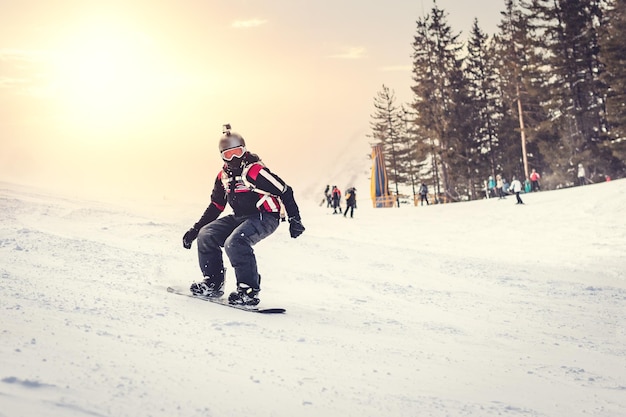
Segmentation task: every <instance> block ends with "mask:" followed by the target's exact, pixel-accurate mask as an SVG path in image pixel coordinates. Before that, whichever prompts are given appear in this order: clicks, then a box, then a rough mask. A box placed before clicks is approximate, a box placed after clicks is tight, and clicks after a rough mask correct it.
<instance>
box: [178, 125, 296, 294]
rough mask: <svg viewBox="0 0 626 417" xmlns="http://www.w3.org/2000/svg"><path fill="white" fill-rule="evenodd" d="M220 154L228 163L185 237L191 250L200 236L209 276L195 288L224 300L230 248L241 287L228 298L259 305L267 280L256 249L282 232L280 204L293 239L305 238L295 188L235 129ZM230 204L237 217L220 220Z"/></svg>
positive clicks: (221, 144) (202, 265) (226, 137)
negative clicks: (262, 284)
mask: <svg viewBox="0 0 626 417" xmlns="http://www.w3.org/2000/svg"><path fill="white" fill-rule="evenodd" d="M219 151H220V153H221V155H222V160H223V161H224V165H223V167H222V169H221V170H220V172H219V173H218V174H217V178H216V179H215V184H214V185H213V191H212V193H211V203H210V204H209V206H208V207H207V209H206V210H205V212H204V214H203V215H202V217H201V218H200V220H198V222H197V223H196V224H194V225H193V227H192V228H191V229H189V231H187V233H185V235H184V236H183V246H184V247H185V248H186V249H190V248H191V244H192V242H193V241H194V240H195V239H196V238H198V260H199V262H200V270H201V271H202V274H203V276H204V279H203V280H202V281H201V282H198V283H193V284H191V287H190V290H191V292H192V293H193V294H194V295H202V296H205V297H221V296H222V294H223V293H224V292H223V287H224V272H225V269H224V263H223V259H222V249H221V248H224V251H225V252H226V255H227V256H228V258H229V260H230V263H231V265H232V266H233V268H234V269H235V276H236V278H237V289H236V291H234V292H232V293H231V294H230V296H229V297H228V301H229V303H230V304H240V305H256V304H258V303H259V297H258V294H259V291H260V290H261V289H260V281H261V277H260V275H259V273H258V271H257V263H256V257H255V255H254V251H253V250H252V246H253V245H255V244H256V243H259V242H260V241H261V240H262V239H264V238H266V237H268V236H269V235H271V234H272V233H273V232H274V231H275V230H276V228H278V225H279V218H280V214H279V213H280V207H281V204H280V200H282V203H283V204H284V206H285V210H286V212H287V216H288V218H289V233H290V234H291V237H292V238H296V237H298V236H300V235H301V234H302V232H304V230H305V229H304V226H303V225H302V222H301V220H300V211H299V209H298V205H297V204H296V201H295V199H294V196H293V190H292V189H291V187H290V186H288V185H287V184H285V182H284V181H283V180H282V179H281V178H280V177H278V176H277V175H276V174H273V173H272V172H271V171H270V170H269V169H268V168H266V167H265V165H264V164H263V163H262V162H261V160H260V158H259V157H258V156H257V155H255V154H252V153H250V152H248V150H247V149H246V143H245V141H244V139H243V137H241V135H239V134H237V133H235V132H231V131H230V125H224V136H222V137H221V139H220V140H219ZM279 199H280V200H279ZM226 203H228V204H229V205H230V207H231V208H232V210H233V214H230V215H227V216H225V217H222V218H219V219H218V217H219V216H220V214H221V213H222V211H224V208H225V206H226Z"/></svg>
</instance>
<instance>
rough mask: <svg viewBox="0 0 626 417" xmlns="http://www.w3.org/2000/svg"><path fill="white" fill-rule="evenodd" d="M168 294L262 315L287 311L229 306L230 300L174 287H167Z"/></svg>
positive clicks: (282, 309)
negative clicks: (196, 293) (194, 293)
mask: <svg viewBox="0 0 626 417" xmlns="http://www.w3.org/2000/svg"><path fill="white" fill-rule="evenodd" d="M167 292H170V293H172V294H178V295H184V296H185V297H190V298H197V299H198V300H202V301H208V302H210V303H213V304H219V305H223V306H225V307H230V308H236V309H237V310H243V311H249V312H251V313H260V314H281V313H285V312H286V311H287V310H285V309H284V308H265V307H259V306H243V305H237V304H229V303H228V300H227V299H225V298H215V297H202V296H199V295H193V294H192V293H190V292H189V290H181V289H178V288H174V287H167Z"/></svg>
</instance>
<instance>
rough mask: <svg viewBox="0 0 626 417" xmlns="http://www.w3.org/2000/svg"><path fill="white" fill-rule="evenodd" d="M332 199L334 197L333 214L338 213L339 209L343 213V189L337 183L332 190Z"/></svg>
mask: <svg viewBox="0 0 626 417" xmlns="http://www.w3.org/2000/svg"><path fill="white" fill-rule="evenodd" d="M332 199H333V214H337V210H339V214H341V205H340V202H341V191H339V188H337V186H336V185H333V191H332Z"/></svg>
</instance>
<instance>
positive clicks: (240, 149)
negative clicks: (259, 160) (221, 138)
mask: <svg viewBox="0 0 626 417" xmlns="http://www.w3.org/2000/svg"><path fill="white" fill-rule="evenodd" d="M245 153H246V147H245V146H237V147H235V148H230V149H225V150H223V151H222V159H223V160H224V161H232V160H233V158H241V157H242V156H243V154H245Z"/></svg>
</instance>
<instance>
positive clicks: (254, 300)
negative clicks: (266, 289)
mask: <svg viewBox="0 0 626 417" xmlns="http://www.w3.org/2000/svg"><path fill="white" fill-rule="evenodd" d="M259 291H261V290H260V289H258V288H257V289H255V288H252V287H250V286H249V285H247V284H242V283H239V284H237V291H233V292H231V293H230V295H229V296H228V303H229V304H236V305H243V306H255V305H257V304H259V301H261V300H259Z"/></svg>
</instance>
